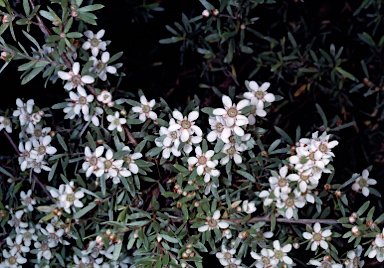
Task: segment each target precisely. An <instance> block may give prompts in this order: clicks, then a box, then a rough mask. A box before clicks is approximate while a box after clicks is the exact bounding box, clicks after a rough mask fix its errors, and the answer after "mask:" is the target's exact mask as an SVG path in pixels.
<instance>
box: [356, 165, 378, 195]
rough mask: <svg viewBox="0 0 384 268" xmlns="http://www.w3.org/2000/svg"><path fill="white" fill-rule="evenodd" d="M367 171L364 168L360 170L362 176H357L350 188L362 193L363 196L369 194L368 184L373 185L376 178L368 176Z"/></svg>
mask: <svg viewBox="0 0 384 268" xmlns="http://www.w3.org/2000/svg"><path fill="white" fill-rule="evenodd" d="M368 176H369V171H368V170H366V169H364V170H363V172H362V176H360V177H358V178H357V179H356V180H355V182H354V183H353V184H352V190H354V191H356V192H359V191H360V190H361V192H362V193H363V195H364V196H368V195H369V188H368V187H369V186H370V185H375V184H376V183H377V181H376V180H374V179H370V178H368Z"/></svg>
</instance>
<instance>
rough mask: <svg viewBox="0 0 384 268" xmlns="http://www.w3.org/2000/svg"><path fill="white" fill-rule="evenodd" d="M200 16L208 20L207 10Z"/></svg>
mask: <svg viewBox="0 0 384 268" xmlns="http://www.w3.org/2000/svg"><path fill="white" fill-rule="evenodd" d="M201 15H202V16H203V17H204V18H208V17H209V11H208V10H206V9H205V10H204V11H203V12H202V13H201Z"/></svg>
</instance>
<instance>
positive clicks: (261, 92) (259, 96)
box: [244, 81, 275, 105]
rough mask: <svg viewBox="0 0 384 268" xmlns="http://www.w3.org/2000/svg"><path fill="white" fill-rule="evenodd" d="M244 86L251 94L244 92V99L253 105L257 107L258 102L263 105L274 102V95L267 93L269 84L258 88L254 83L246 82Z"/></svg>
mask: <svg viewBox="0 0 384 268" xmlns="http://www.w3.org/2000/svg"><path fill="white" fill-rule="evenodd" d="M245 85H246V87H247V88H248V89H249V90H250V91H251V92H245V93H244V98H247V99H249V100H250V101H251V102H253V103H254V104H256V105H257V104H258V103H260V102H261V103H262V104H263V103H264V102H269V103H271V102H274V101H275V95H273V94H272V93H268V92H267V89H268V88H269V86H270V85H271V84H270V83H268V82H265V83H263V84H262V85H261V86H259V85H258V84H257V83H256V82H255V81H250V82H248V81H246V82H245Z"/></svg>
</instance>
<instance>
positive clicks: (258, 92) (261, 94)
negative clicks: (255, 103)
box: [255, 91, 264, 100]
mask: <svg viewBox="0 0 384 268" xmlns="http://www.w3.org/2000/svg"><path fill="white" fill-rule="evenodd" d="M255 97H256V98H258V99H259V100H261V99H263V98H264V92H263V91H256V92H255Z"/></svg>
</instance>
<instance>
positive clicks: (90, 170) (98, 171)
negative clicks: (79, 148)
mask: <svg viewBox="0 0 384 268" xmlns="http://www.w3.org/2000/svg"><path fill="white" fill-rule="evenodd" d="M104 150H105V148H104V146H99V147H97V148H96V149H95V152H92V151H91V149H90V148H89V147H88V146H87V147H85V150H84V154H85V162H84V163H83V165H82V169H83V170H84V171H85V174H86V176H87V177H90V176H91V175H92V174H93V175H95V176H96V177H101V176H103V175H104V176H105V178H106V179H108V178H111V179H112V181H113V183H114V184H118V183H119V182H120V177H124V178H126V177H129V176H131V175H132V173H133V174H137V173H138V172H139V168H138V166H137V164H135V160H136V159H139V158H141V157H142V156H143V155H142V154H141V153H133V154H130V151H131V150H130V148H129V147H128V146H125V147H123V148H122V150H123V151H127V154H126V155H124V156H123V157H122V159H114V157H113V151H112V150H111V149H107V151H106V153H105V157H103V156H102V155H103V153H104Z"/></svg>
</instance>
